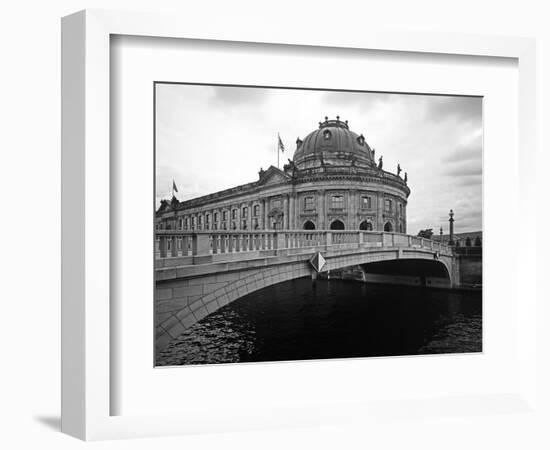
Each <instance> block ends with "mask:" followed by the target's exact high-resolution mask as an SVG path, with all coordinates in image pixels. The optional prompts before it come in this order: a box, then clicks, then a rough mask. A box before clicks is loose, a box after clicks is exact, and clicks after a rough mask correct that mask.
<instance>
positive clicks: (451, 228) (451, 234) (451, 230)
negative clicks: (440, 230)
mask: <svg viewBox="0 0 550 450" xmlns="http://www.w3.org/2000/svg"><path fill="white" fill-rule="evenodd" d="M454 215H455V213H454V212H453V210H452V209H451V211H450V212H449V245H451V246H452V245H454V231H455V227H454V222H455V219H454Z"/></svg>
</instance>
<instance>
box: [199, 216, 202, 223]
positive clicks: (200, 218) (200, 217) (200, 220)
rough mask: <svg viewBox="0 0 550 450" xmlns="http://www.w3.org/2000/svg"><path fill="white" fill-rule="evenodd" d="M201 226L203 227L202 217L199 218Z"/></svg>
mask: <svg viewBox="0 0 550 450" xmlns="http://www.w3.org/2000/svg"><path fill="white" fill-rule="evenodd" d="M199 225H202V216H199Z"/></svg>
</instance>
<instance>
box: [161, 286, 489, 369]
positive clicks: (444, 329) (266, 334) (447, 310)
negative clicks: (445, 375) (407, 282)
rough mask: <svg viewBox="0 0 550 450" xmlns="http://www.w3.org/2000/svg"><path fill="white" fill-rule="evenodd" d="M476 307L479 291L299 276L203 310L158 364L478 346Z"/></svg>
mask: <svg viewBox="0 0 550 450" xmlns="http://www.w3.org/2000/svg"><path fill="white" fill-rule="evenodd" d="M481 313H482V302H481V292H473V291H450V290H437V289H426V288H416V287H407V286H387V285H374V284H365V283H361V282H356V281H343V280H317V281H316V282H315V283H313V282H312V281H311V280H310V279H309V278H301V279H297V280H293V281H287V282H284V283H280V284H277V285H275V286H270V287H267V288H265V289H262V290H260V291H257V292H254V293H252V294H249V295H247V296H245V297H242V298H240V299H238V300H236V301H235V302H233V303H231V304H229V305H227V306H225V307H223V308H221V309H219V310H218V311H216V312H215V313H213V314H211V315H209V316H207V317H206V318H204V319H203V320H202V321H200V322H198V323H197V324H195V325H194V326H193V327H191V328H190V329H189V330H187V331H186V332H184V333H183V334H182V335H181V336H180V337H178V338H177V339H175V340H174V341H172V342H171V343H170V344H169V345H168V346H167V347H166V349H165V350H164V351H162V352H161V353H160V354H159V355H158V358H157V365H160V366H177V365H186V364H213V363H235V362H258V361H286V360H303V359H324V358H348V357H368V356H395V355H418V354H434V353H469V352H481V351H482V319H481V316H482V314H481Z"/></svg>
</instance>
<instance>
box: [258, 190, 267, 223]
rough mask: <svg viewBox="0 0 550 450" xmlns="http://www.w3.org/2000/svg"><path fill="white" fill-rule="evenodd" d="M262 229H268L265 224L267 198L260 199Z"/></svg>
mask: <svg viewBox="0 0 550 450" xmlns="http://www.w3.org/2000/svg"><path fill="white" fill-rule="evenodd" d="M259 220H260V230H266V229H267V228H266V226H265V198H262V200H261V201H260V219H259Z"/></svg>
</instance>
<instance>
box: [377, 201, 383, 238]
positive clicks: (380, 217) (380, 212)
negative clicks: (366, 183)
mask: <svg viewBox="0 0 550 450" xmlns="http://www.w3.org/2000/svg"><path fill="white" fill-rule="evenodd" d="M376 231H384V194H383V193H382V192H378V193H377V194H376Z"/></svg>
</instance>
